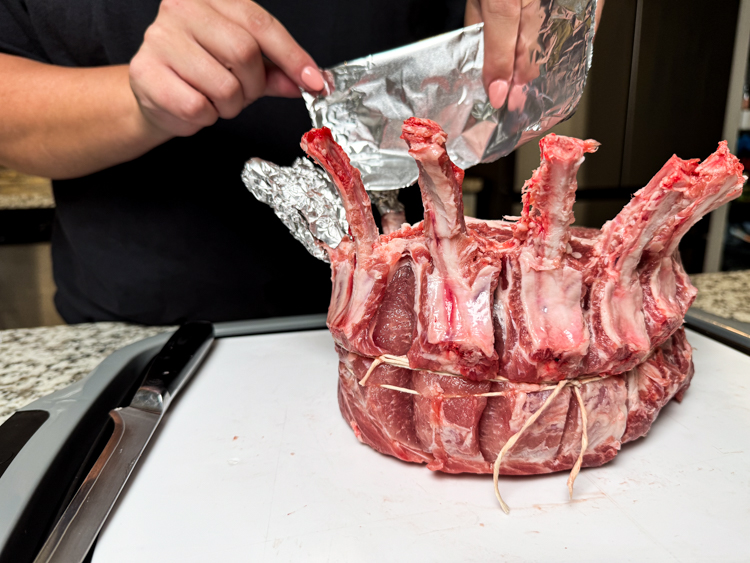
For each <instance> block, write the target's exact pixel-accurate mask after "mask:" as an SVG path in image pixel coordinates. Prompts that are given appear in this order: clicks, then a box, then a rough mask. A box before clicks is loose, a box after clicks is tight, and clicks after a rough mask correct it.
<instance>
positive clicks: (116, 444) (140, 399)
mask: <svg viewBox="0 0 750 563" xmlns="http://www.w3.org/2000/svg"><path fill="white" fill-rule="evenodd" d="M213 340H214V329H213V325H212V324H211V323H207V322H190V323H186V324H184V325H183V326H182V327H180V328H179V329H178V330H177V332H175V334H174V335H173V336H172V337H171V338H170V339H169V341H168V342H167V343H166V344H165V345H164V348H162V350H161V351H160V352H159V353H158V354H157V355H156V357H155V358H154V360H153V361H152V363H151V364H150V366H149V368H148V371H147V373H146V376H145V378H144V382H143V384H142V385H141V387H140V388H139V389H138V391H136V393H135V396H134V397H133V400H132V401H131V403H130V405H129V406H127V407H124V408H117V409H114V410H112V411H110V413H109V415H110V417H111V418H112V420H113V421H114V423H115V428H114V432H113V434H112V437H111V438H110V439H109V442H107V445H106V446H105V448H104V450H103V451H102V453H101V454H100V456H99V458H98V459H97V461H96V463H95V464H94V466H93V467H92V468H91V471H90V472H89V474H88V475H87V476H86V479H85V480H84V482H83V484H82V485H81V487H80V488H79V489H78V492H77V493H76V494H75V496H74V497H73V500H72V501H71V502H70V504H69V505H68V507H67V508H66V509H65V512H64V513H63V515H62V517H61V518H60V520H59V521H58V523H57V524H56V525H55V528H54V529H53V530H52V533H51V534H50V536H49V537H48V538H47V541H46V542H45V544H44V546H43V547H42V549H41V551H40V552H39V554H38V555H37V557H36V559H35V560H34V561H35V563H80V562H81V561H83V560H84V558H85V557H86V555H87V553H88V551H89V550H90V549H91V546H92V545H93V543H94V540H95V539H96V537H97V535H98V534H99V531H100V530H101V528H102V526H103V525H104V522H105V521H106V519H107V516H108V515H109V513H110V511H111V510H112V507H113V506H114V504H115V501H116V500H117V497H118V496H119V495H120V492H121V491H122V489H123V487H124V486H125V483H126V482H127V480H128V478H129V477H130V474H131V473H132V472H133V469H134V468H135V465H136V464H137V463H138V460H139V459H140V457H141V454H142V453H143V451H144V449H145V448H146V446H147V445H148V442H149V440H150V439H151V436H153V434H154V431H155V430H156V427H157V426H158V425H159V422H160V421H161V419H162V417H163V416H164V413H165V411H166V409H167V407H168V406H169V403H170V402H171V401H172V400H173V399H174V397H175V396H176V395H177V393H178V392H179V390H180V389H181V388H182V386H183V385H184V384H185V382H186V381H187V380H188V379H189V378H190V376H191V375H192V374H193V373H194V372H195V370H196V368H197V367H198V365H199V364H200V362H201V361H202V360H203V358H204V357H205V356H206V353H207V352H208V350H209V348H210V346H211V343H212V342H213Z"/></svg>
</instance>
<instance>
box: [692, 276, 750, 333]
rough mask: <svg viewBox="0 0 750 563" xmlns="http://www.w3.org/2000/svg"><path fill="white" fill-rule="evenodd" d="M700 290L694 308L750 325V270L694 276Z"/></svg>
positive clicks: (693, 279)
mask: <svg viewBox="0 0 750 563" xmlns="http://www.w3.org/2000/svg"><path fill="white" fill-rule="evenodd" d="M690 279H691V281H692V282H693V285H695V287H697V288H698V297H697V298H696V299H695V303H694V304H693V307H695V308H697V309H703V310H704V311H706V312H708V313H712V314H714V315H717V316H719V317H724V318H725V319H734V320H736V321H740V322H743V323H750V270H742V271H738V272H719V273H715V274H694V275H692V276H690Z"/></svg>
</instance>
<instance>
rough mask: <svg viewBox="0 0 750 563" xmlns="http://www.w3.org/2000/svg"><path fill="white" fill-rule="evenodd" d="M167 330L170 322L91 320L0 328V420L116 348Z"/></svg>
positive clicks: (62, 384)
mask: <svg viewBox="0 0 750 563" xmlns="http://www.w3.org/2000/svg"><path fill="white" fill-rule="evenodd" d="M167 330H172V327H143V326H137V325H129V324H125V323H91V324H80V325H71V326H55V327H42V328H23V329H13V330H2V331H0V424H1V423H2V422H4V421H5V420H6V419H7V418H8V417H9V416H10V415H12V414H13V413H14V412H15V411H16V410H17V409H19V408H21V407H23V406H25V405H27V404H28V403H30V402H32V401H34V400H36V399H38V398H39V397H43V396H44V395H48V394H50V393H52V392H53V391H57V390H58V389H62V388H63V387H66V386H68V385H70V384H71V383H74V382H76V381H78V380H79V379H81V378H82V377H84V376H85V375H87V374H88V373H90V372H91V371H92V370H93V369H94V368H95V367H96V366H97V365H98V364H99V362H101V361H102V360H103V359H104V358H106V357H107V356H108V355H109V354H111V353H112V352H114V351H115V350H118V349H119V348H122V347H123V346H127V345H128V344H131V343H133V342H136V341H138V340H142V339H143V338H148V337H149V336H154V335H155V334H159V333H161V332H164V331H167Z"/></svg>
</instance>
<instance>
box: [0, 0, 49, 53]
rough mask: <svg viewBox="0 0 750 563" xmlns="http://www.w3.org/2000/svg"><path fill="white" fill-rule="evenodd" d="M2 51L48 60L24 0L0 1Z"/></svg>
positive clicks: (0, 51) (0, 41)
mask: <svg viewBox="0 0 750 563" xmlns="http://www.w3.org/2000/svg"><path fill="white" fill-rule="evenodd" d="M0 53H6V54H8V55H17V56H19V57H26V58H28V59H34V60H36V61H41V62H48V61H47V59H46V57H45V54H44V49H42V46H41V44H40V43H39V40H38V38H37V35H36V32H35V30H34V26H33V25H32V22H31V17H30V15H29V12H28V9H27V7H26V4H25V2H23V0H2V2H0Z"/></svg>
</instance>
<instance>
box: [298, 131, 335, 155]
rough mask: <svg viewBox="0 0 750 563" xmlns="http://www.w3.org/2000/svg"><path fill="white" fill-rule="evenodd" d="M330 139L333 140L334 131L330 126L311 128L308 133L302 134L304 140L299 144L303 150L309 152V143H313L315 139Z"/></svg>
mask: <svg viewBox="0 0 750 563" xmlns="http://www.w3.org/2000/svg"><path fill="white" fill-rule="evenodd" d="M320 138H324V139H330V140H331V141H333V133H331V130H330V129H329V128H328V127H321V128H320V129H310V130H309V131H308V132H307V133H305V134H304V135H302V140H301V141H300V143H299V145H300V147H302V150H303V151H305V152H307V147H308V144H310V143H312V142H313V141H314V140H315V139H320Z"/></svg>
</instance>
